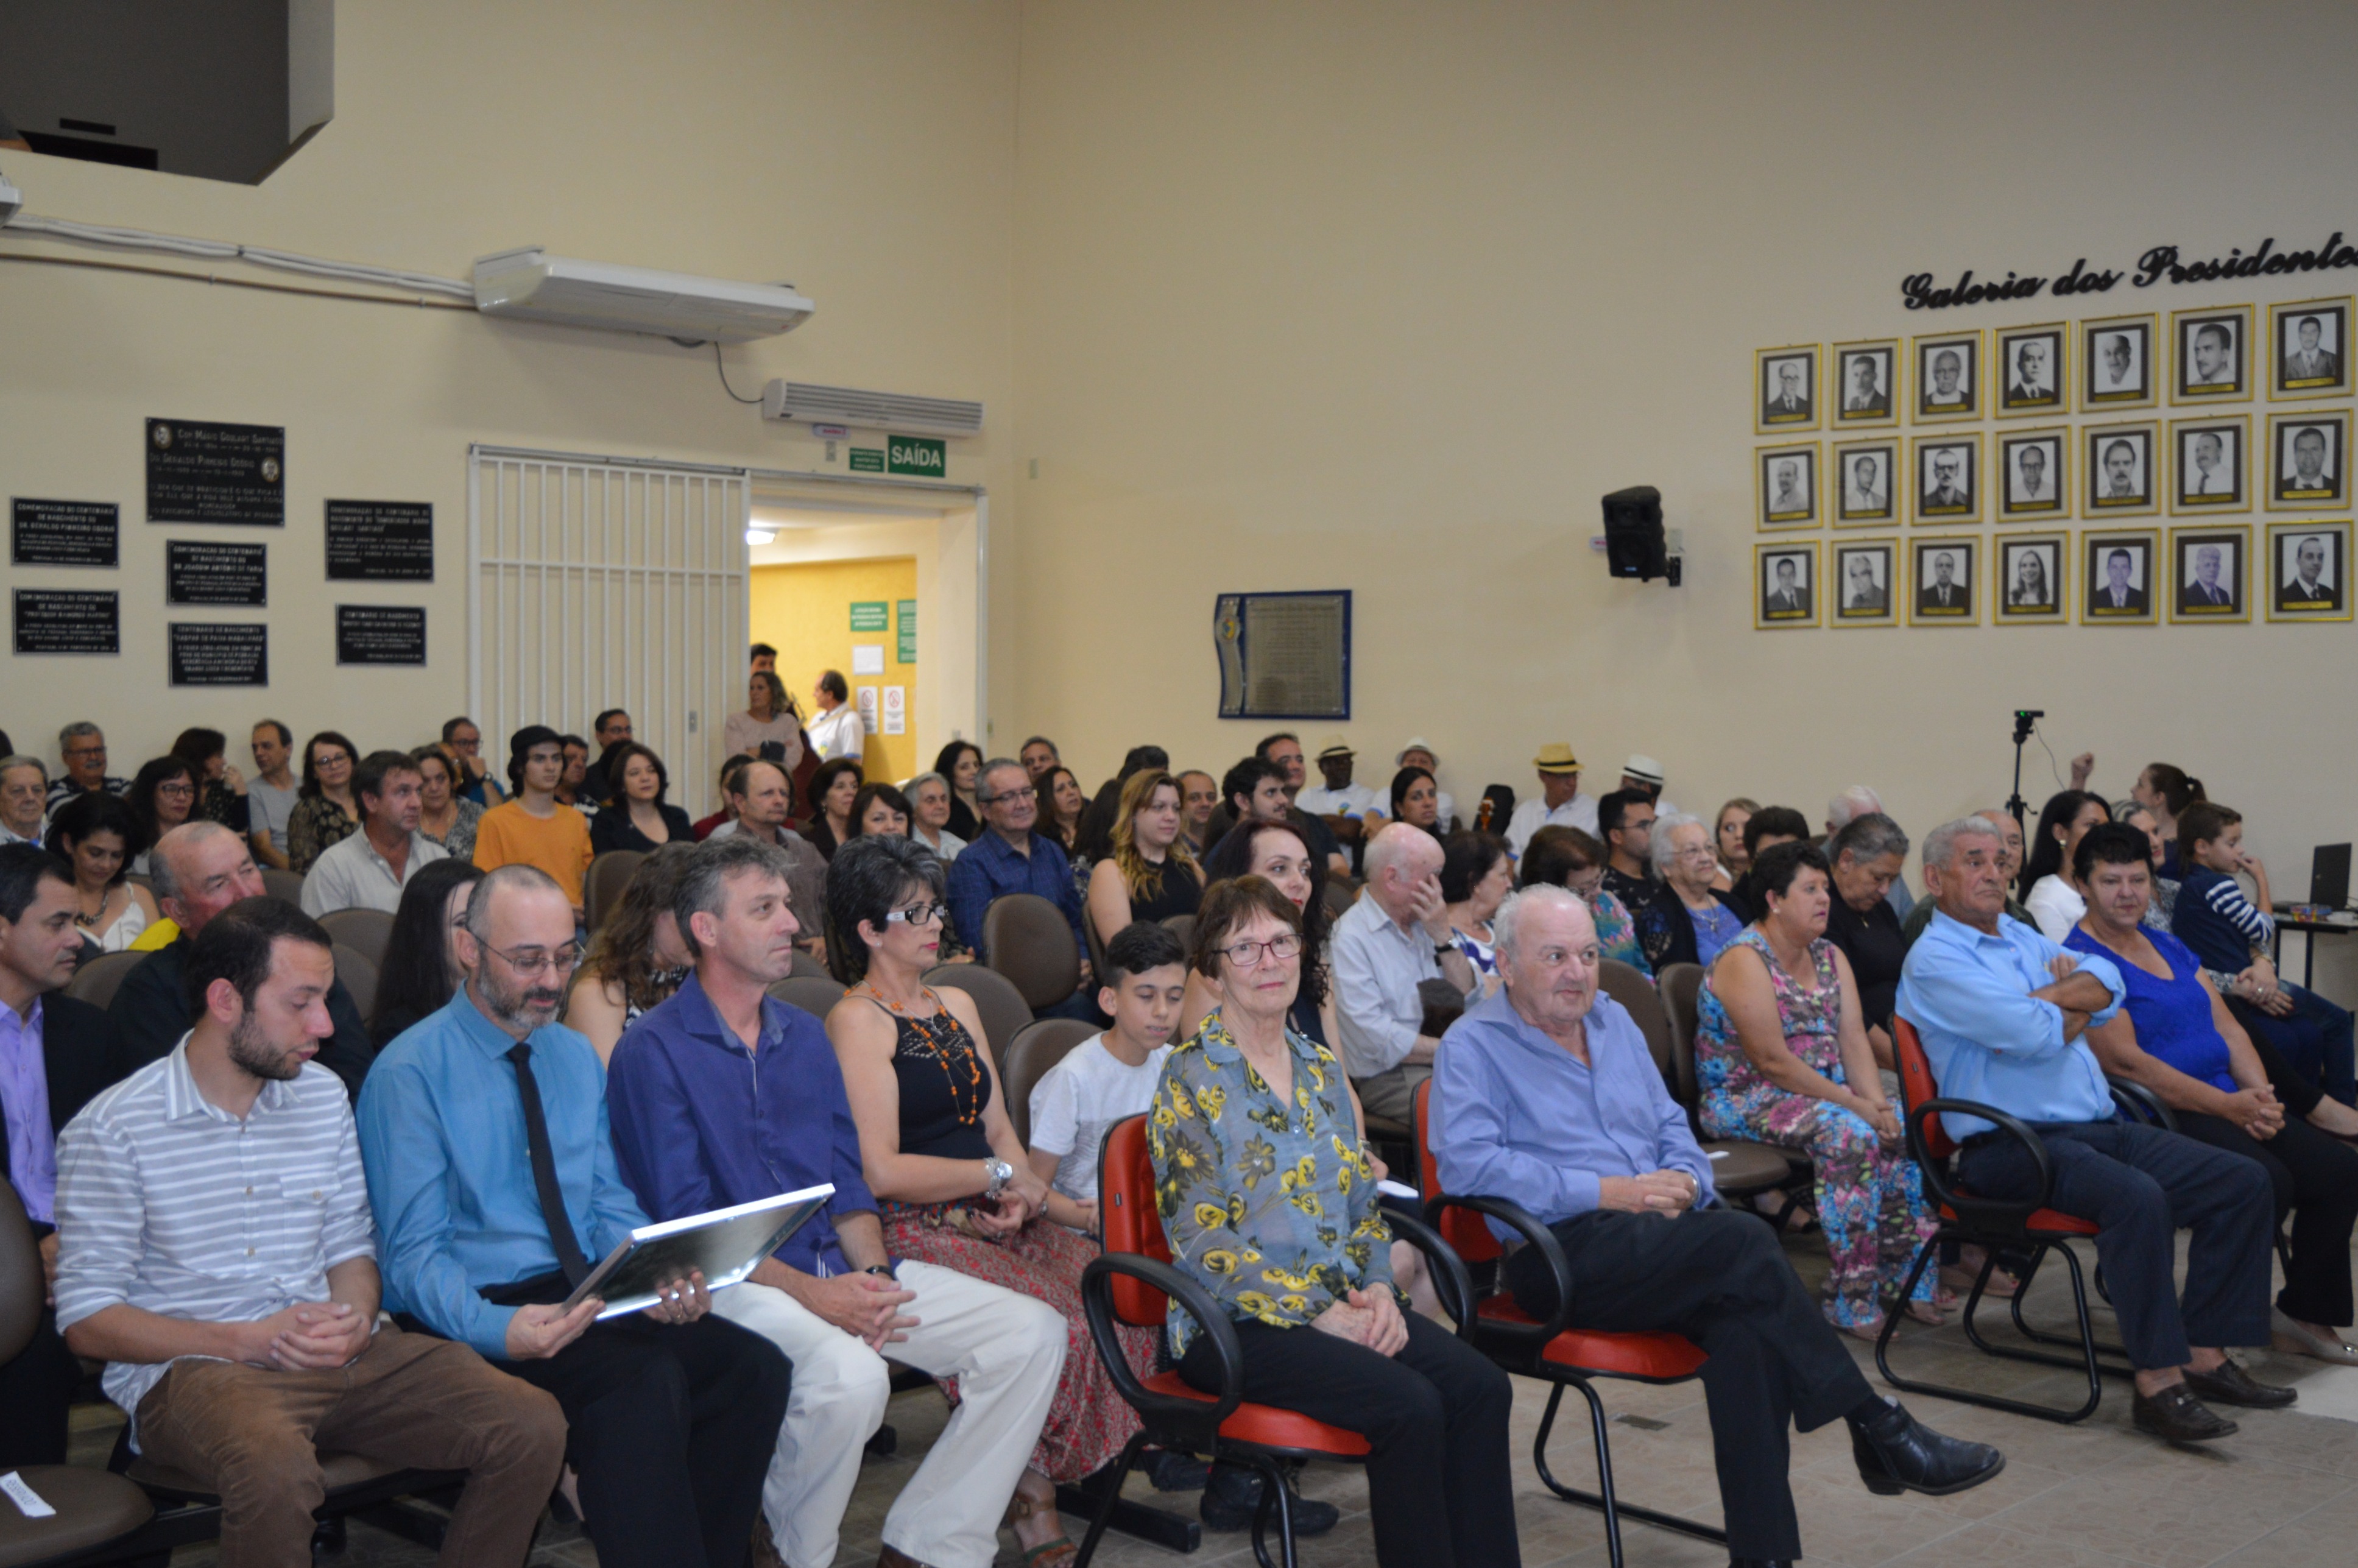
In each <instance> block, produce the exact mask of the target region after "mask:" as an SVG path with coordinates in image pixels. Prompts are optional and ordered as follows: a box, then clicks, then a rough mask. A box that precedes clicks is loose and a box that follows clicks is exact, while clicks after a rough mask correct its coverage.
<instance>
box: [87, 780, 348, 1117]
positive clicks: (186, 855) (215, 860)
mask: <svg viewBox="0 0 2358 1568" xmlns="http://www.w3.org/2000/svg"><path fill="white" fill-rule="evenodd" d="M154 863H155V867H156V871H155V876H156V899H157V903H160V904H161V905H162V906H163V910H164V913H165V914H167V915H168V916H170V917H171V919H172V921H173V923H174V925H175V927H176V929H177V935H175V936H174V937H173V939H172V940H171V942H169V943H168V944H167V945H166V946H161V947H158V948H157V949H156V950H155V951H154V952H152V953H150V954H148V955H147V957H145V958H142V959H141V960H140V961H139V965H138V967H137V968H135V969H133V970H132V971H131V972H130V973H129V974H127V975H125V976H124V977H123V984H122V985H121V986H120V987H118V988H117V989H116V990H115V992H114V1000H113V1001H111V1002H109V1003H108V1004H107V1009H106V1011H107V1014H108V1016H109V1017H111V1018H113V1019H114V1032H115V1035H116V1037H117V1038H118V1039H119V1040H120V1041H121V1042H122V1051H123V1065H124V1071H126V1072H128V1071H130V1070H131V1069H134V1068H137V1067H144V1066H146V1065H147V1064H148V1063H150V1062H156V1061H160V1060H162V1059H163V1058H164V1057H166V1056H168V1055H170V1054H171V1052H172V1047H173V1046H174V1045H176V1044H178V1043H179V1039H180V1036H181V1035H183V1034H185V1033H188V1031H189V1029H190V1028H191V1027H193V1026H194V1025H195V1023H196V1022H197V1019H198V1017H199V1015H200V1012H201V1011H202V1009H201V1007H200V1004H199V1001H198V1000H197V999H195V998H192V997H191V996H190V995H189V990H188V987H187V984H186V979H185V975H186V969H187V966H188V960H189V952H190V950H191V948H192V947H193V946H194V945H195V942H196V939H197V938H198V936H200V935H202V934H203V932H204V928H205V926H206V925H208V924H209V923H211V920H212V919H213V917H214V916H216V915H218V914H221V912H222V911H223V910H225V909H227V908H229V907H230V906H231V905H232V904H233V903H237V902H238V901H239V900H241V899H248V898H259V897H262V896H263V892H264V890H263V885H262V871H261V869H260V868H259V867H257V866H255V865H254V849H253V847H252V846H251V845H249V844H248V843H247V842H246V840H245V838H244V837H243V835H241V834H237V833H233V832H231V831H230V830H229V829H228V828H226V827H222V825H221V824H220V823H218V822H189V823H184V824H183V825H181V826H180V827H176V828H174V829H173V830H172V831H171V832H170V833H168V834H167V835H166V836H165V838H164V841H163V842H162V843H160V844H158V845H157V846H156V854H155V861H154ZM326 1005H327V1009H328V1017H329V1019H330V1022H332V1023H333V1024H334V1026H335V1027H334V1028H333V1030H332V1031H330V1033H329V1034H328V1035H326V1036H324V1037H322V1041H321V1044H320V1045H319V1054H318V1055H317V1057H316V1058H314V1059H315V1060H316V1061H317V1062H318V1063H319V1065H320V1066H322V1067H325V1068H327V1069H328V1070H329V1071H330V1072H331V1073H333V1074H335V1075H336V1076H338V1077H340V1078H341V1079H342V1080H343V1081H344V1087H345V1088H346V1089H347V1090H349V1091H350V1092H351V1093H352V1095H354V1096H358V1095H359V1094H360V1092H361V1080H362V1079H363V1078H365V1077H366V1076H368V1070H369V1063H370V1062H371V1061H372V1060H373V1058H374V1057H375V1054H376V1049H375V1047H374V1046H373V1044H370V1041H369V1034H368V1026H367V1025H366V1024H365V1023H363V1022H362V1020H361V1011H360V1008H359V1007H358V1006H357V1005H356V1004H355V1003H354V1002H353V1000H352V993H351V992H350V991H348V990H346V989H344V983H343V982H342V981H341V980H337V981H335V982H334V983H333V984H331V985H330V987H329V988H328V996H327V1003H326Z"/></svg>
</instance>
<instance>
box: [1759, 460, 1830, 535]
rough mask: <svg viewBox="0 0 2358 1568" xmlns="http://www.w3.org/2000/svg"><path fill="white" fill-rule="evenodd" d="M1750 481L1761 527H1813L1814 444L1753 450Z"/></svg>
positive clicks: (1815, 503) (1815, 488)
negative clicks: (1756, 493) (1754, 492)
mask: <svg viewBox="0 0 2358 1568" xmlns="http://www.w3.org/2000/svg"><path fill="white" fill-rule="evenodd" d="M1752 483H1753V488H1754V490H1755V491H1756V492H1758V505H1757V507H1756V510H1755V520H1756V521H1757V522H1758V525H1759V526H1760V527H1762V528H1814V527H1816V526H1817V525H1818V522H1819V518H1820V516H1821V514H1820V512H1819V509H1818V444H1817V443H1816V442H1815V441H1802V442H1799V443H1797V444H1795V445H1793V446H1790V447H1762V448H1760V449H1758V451H1757V452H1756V453H1754V455H1753V460H1752Z"/></svg>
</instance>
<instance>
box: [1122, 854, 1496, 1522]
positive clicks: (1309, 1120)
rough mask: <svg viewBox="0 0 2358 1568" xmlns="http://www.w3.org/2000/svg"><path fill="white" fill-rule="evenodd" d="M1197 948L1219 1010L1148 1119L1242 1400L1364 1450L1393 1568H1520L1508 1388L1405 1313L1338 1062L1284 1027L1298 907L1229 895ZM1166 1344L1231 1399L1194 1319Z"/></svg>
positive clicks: (1256, 883) (1472, 1355)
mask: <svg viewBox="0 0 2358 1568" xmlns="http://www.w3.org/2000/svg"><path fill="white" fill-rule="evenodd" d="M1395 834H1398V835H1405V836H1408V837H1411V838H1415V839H1417V840H1419V841H1421V842H1422V843H1424V844H1426V845H1428V846H1429V845H1431V842H1432V841H1431V840H1430V839H1429V838H1425V836H1424V835H1423V834H1422V833H1420V832H1418V830H1417V829H1415V828H1413V827H1403V826H1401V825H1398V824H1395V825H1393V826H1392V827H1388V828H1386V829H1385V830H1384V832H1383V833H1382V834H1380V835H1379V837H1378V839H1377V844H1378V845H1381V844H1382V843H1384V842H1385V841H1387V840H1389V839H1390V838H1392V836H1393V835H1395ZM1193 947H1194V962H1195V969H1196V971H1197V972H1198V973H1199V974H1201V975H1203V976H1204V977H1205V978H1206V979H1209V980H1211V981H1212V982H1213V983H1214V985H1215V986H1216V987H1217V995H1218V1000H1219V1008H1218V1011H1217V1013H1216V1014H1214V1016H1213V1017H1212V1019H1211V1020H1210V1021H1209V1022H1206V1025H1205V1027H1204V1028H1203V1029H1202V1030H1201V1031H1200V1032H1199V1033H1196V1034H1195V1035H1194V1036H1193V1037H1192V1038H1190V1039H1189V1040H1188V1041H1186V1042H1185V1043H1184V1044H1182V1045H1180V1046H1178V1047H1177V1048H1176V1049H1174V1051H1173V1052H1172V1054H1171V1057H1170V1060H1169V1062H1168V1063H1167V1064H1166V1065H1165V1067H1164V1070H1163V1081H1162V1084H1161V1086H1160V1087H1159V1088H1158V1090H1157V1092H1156V1094H1155V1098H1154V1106H1153V1109H1152V1112H1151V1114H1150V1115H1149V1116H1148V1119H1147V1137H1148V1141H1149V1147H1150V1150H1151V1152H1152V1159H1153V1163H1154V1174H1155V1188H1156V1193H1157V1199H1158V1208H1159V1212H1160V1214H1161V1217H1162V1223H1163V1233H1164V1235H1165V1237H1166V1238H1167V1239H1168V1241H1169V1243H1170V1248H1171V1255H1172V1262H1173V1264H1174V1266H1175V1267H1177V1268H1178V1269H1179V1270H1180V1271H1182V1272H1183V1273H1184V1274H1185V1275H1187V1276H1188V1277H1189V1278H1190V1279H1192V1280H1193V1281H1195V1283H1196V1284H1198V1285H1200V1286H1201V1287H1202V1288H1203V1289H1204V1290H1205V1291H1206V1292H1209V1293H1210V1294H1211V1296H1212V1297H1213V1299H1214V1300H1215V1301H1216V1302H1217V1303H1218V1304H1219V1305H1220V1306H1221V1307H1222V1308H1224V1309H1225V1310H1226V1312H1227V1313H1228V1317H1229V1319H1230V1321H1231V1323H1232V1324H1233V1325H1234V1330H1235V1337H1236V1342H1237V1344H1238V1346H1239V1348H1240V1349H1241V1350H1242V1353H1243V1366H1242V1368H1241V1370H1242V1382H1243V1392H1244V1397H1245V1398H1246V1399H1248V1400H1253V1401H1254V1402H1256V1403H1260V1404H1268V1405H1274V1406H1278V1407H1281V1408H1282V1409H1285V1410H1291V1411H1301V1412H1302V1413H1303V1414H1305V1415H1308V1416H1310V1417H1312V1418H1313V1419H1314V1420H1317V1421H1322V1422H1328V1423H1329V1424H1332V1425H1335V1426H1339V1427H1343V1428H1345V1429H1347V1430H1348V1431H1351V1432H1355V1433H1360V1434H1361V1435H1363V1436H1364V1437H1365V1438H1366V1439H1367V1441H1368V1447H1369V1449H1370V1450H1371V1452H1370V1453H1369V1455H1368V1507H1369V1509H1370V1511H1371V1514H1372V1524H1373V1528H1374V1535H1375V1555H1376V1560H1377V1562H1378V1563H1381V1564H1384V1565H1385V1568H1405V1565H1406V1564H1410V1563H1451V1562H1456V1563H1469V1564H1470V1563H1497V1564H1503V1565H1507V1568H1512V1564H1514V1563H1516V1562H1518V1561H1519V1556H1518V1548H1517V1544H1516V1533H1515V1511H1514V1497H1513V1476H1512V1472H1511V1469H1510V1465H1509V1459H1508V1453H1507V1422H1508V1416H1509V1411H1510V1409H1511V1406H1512V1403H1513V1398H1512V1393H1511V1390H1510V1389H1509V1385H1508V1380H1507V1376H1506V1374H1505V1373H1504V1372H1502V1371H1500V1370H1499V1369H1498V1368H1497V1367H1496V1366H1495V1365H1493V1364H1492V1363H1491V1362H1489V1361H1488V1360H1487V1358H1485V1357H1483V1356H1482V1355H1481V1354H1480V1353H1479V1352H1477V1351H1476V1350H1474V1349H1473V1348H1472V1347H1471V1346H1467V1345H1466V1344H1465V1343H1464V1342H1463V1341H1461V1340H1459V1339H1458V1338H1456V1337H1455V1336H1454V1335H1452V1334H1450V1333H1449V1332H1448V1331H1447V1330H1446V1329H1444V1328H1443V1327H1441V1326H1439V1325H1436V1324H1434V1323H1433V1322H1432V1321H1431V1320H1430V1319H1428V1318H1426V1317H1424V1316H1422V1314H1417V1313H1412V1312H1408V1311H1406V1310H1404V1309H1403V1307H1402V1306H1401V1300H1400V1296H1399V1294H1398V1292H1396V1291H1395V1290H1394V1288H1393V1281H1392V1275H1391V1266H1390V1265H1391V1249H1390V1245H1389V1243H1390V1228H1389V1227H1387V1225H1386V1224H1385V1221H1384V1217H1383V1214H1382V1211H1381V1210H1380V1209H1379V1207H1378V1206H1377V1201H1376V1197H1377V1195H1376V1189H1375V1173H1374V1167H1373V1165H1372V1164H1371V1163H1370V1162H1369V1159H1368V1154H1367V1152H1366V1148H1365V1145H1364V1143H1363V1141H1361V1140H1360V1139H1359V1138H1358V1137H1357V1136H1356V1135H1355V1129H1354V1127H1353V1121H1354V1118H1353V1113H1352V1109H1351V1104H1350V1098H1349V1094H1348V1090H1347V1085H1346V1082H1345V1077H1344V1073H1343V1069H1342V1064H1341V1063H1340V1062H1339V1061H1338V1060H1337V1059H1336V1056H1335V1054H1333V1053H1332V1052H1330V1051H1328V1050H1326V1049H1325V1047H1323V1046H1319V1045H1316V1044H1313V1043H1312V1042H1310V1041H1309V1040H1307V1039H1304V1038H1303V1036H1302V1035H1301V1034H1300V1033H1299V1032H1297V1031H1295V1030H1293V1029H1292V1028H1290V1027H1289V1025H1288V1019H1289V1016H1290V1015H1291V1012H1292V1010H1293V1005H1294V991H1295V984H1294V982H1295V980H1296V978H1297V976H1298V974H1299V972H1300V965H1301V962H1302V955H1303V951H1304V947H1303V929H1302V924H1301V915H1300V914H1299V913H1298V912H1297V910H1296V908H1295V906H1294V903H1293V900H1292V899H1291V898H1289V897H1287V896H1286V895H1285V894H1283V893H1282V892H1279V891H1278V889H1277V888H1276V887H1275V886H1274V885H1273V884H1272V883H1271V882H1270V881H1267V880H1265V879H1262V878H1259V877H1244V878H1240V879H1238V880H1235V881H1221V882H1217V883H1216V884H1214V886H1213V887H1212V888H1211V889H1210V890H1209V891H1207V892H1206V894H1205V899H1204V904H1203V907H1202V909H1201V910H1199V911H1198V912H1197V917H1196V925H1195V940H1194V944H1193ZM1278 1171H1283V1172H1285V1173H1288V1175H1289V1176H1290V1177H1291V1178H1293V1179H1292V1180H1289V1181H1288V1182H1285V1183H1280V1182H1279V1181H1278V1180H1276V1179H1275V1175H1274V1173H1275V1172H1278ZM1257 1173H1258V1174H1257ZM1263 1178H1266V1179H1263ZM1305 1331H1307V1332H1305ZM1170 1335H1171V1347H1172V1349H1173V1351H1174V1353H1175V1354H1176V1355H1177V1356H1178V1357H1179V1368H1178V1369H1179V1375H1180V1377H1181V1378H1183V1379H1185V1380H1186V1381H1187V1382H1188V1383H1189V1384H1190V1385H1192V1386H1194V1387H1195V1388H1197V1389H1204V1390H1217V1389H1218V1388H1219V1387H1220V1383H1221V1368H1220V1367H1219V1364H1218V1357H1217V1354H1216V1349H1215V1346H1214V1344H1213V1341H1212V1339H1211V1337H1210V1336H1209V1335H1207V1334H1206V1333H1205V1332H1204V1330H1203V1328H1202V1326H1201V1325H1197V1324H1196V1323H1195V1322H1194V1321H1193V1320H1192V1319H1191V1318H1190V1317H1189V1316H1188V1315H1187V1314H1186V1313H1185V1312H1184V1311H1180V1310H1174V1312H1173V1314H1172V1315H1171V1318H1170ZM1302 1508H1303V1505H1302V1504H1300V1503H1294V1504H1293V1509H1295V1510H1296V1511H1295V1518H1296V1519H1297V1521H1298V1520H1299V1519H1301V1514H1300V1511H1299V1510H1300V1509H1302ZM1296 1528H1297V1531H1298V1530H1299V1529H1300V1526H1299V1524H1298V1523H1297V1526H1296Z"/></svg>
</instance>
